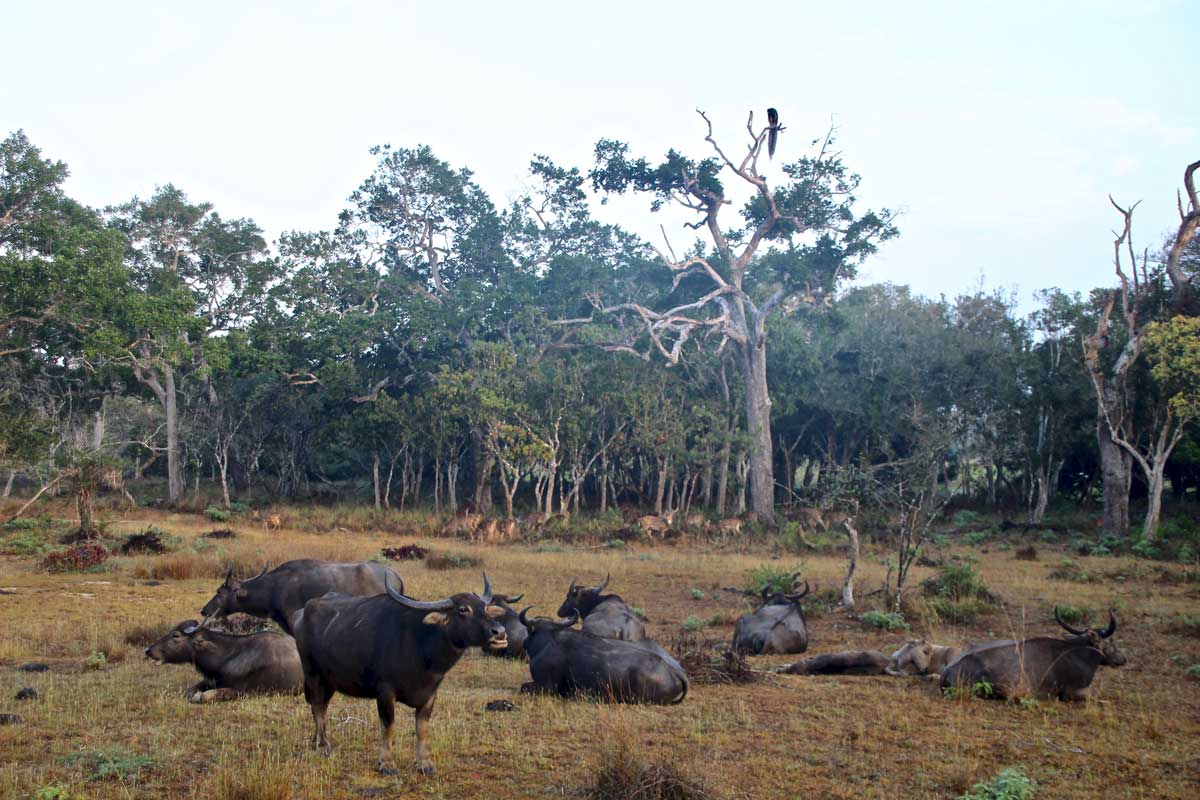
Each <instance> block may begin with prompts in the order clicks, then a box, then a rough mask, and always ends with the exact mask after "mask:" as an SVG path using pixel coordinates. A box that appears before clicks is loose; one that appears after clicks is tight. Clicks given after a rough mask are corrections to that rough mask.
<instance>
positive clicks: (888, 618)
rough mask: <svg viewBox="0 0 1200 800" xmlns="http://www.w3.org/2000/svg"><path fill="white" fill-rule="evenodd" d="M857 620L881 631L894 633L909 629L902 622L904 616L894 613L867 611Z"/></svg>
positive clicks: (907, 625)
mask: <svg viewBox="0 0 1200 800" xmlns="http://www.w3.org/2000/svg"><path fill="white" fill-rule="evenodd" d="M859 620H860V621H862V622H863V623H865V624H867V625H871V626H873V627H876V628H880V629H881V630H885V631H888V632H890V633H895V632H896V631H906V630H908V629H909V627H910V626H909V624H908V623H907V622H905V621H904V616H903V615H902V614H899V613H897V612H895V611H867V612H866V613H864V614H862V616H860V617H859Z"/></svg>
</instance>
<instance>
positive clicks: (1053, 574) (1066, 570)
mask: <svg viewBox="0 0 1200 800" xmlns="http://www.w3.org/2000/svg"><path fill="white" fill-rule="evenodd" d="M1047 577H1049V578H1052V579H1053V580H1056V581H1070V582H1072V583H1091V582H1092V581H1096V580H1099V576H1098V575H1095V574H1093V573H1089V572H1087V571H1085V570H1084V568H1083V566H1082V565H1080V563H1079V562H1078V561H1076V560H1074V559H1072V558H1064V559H1062V560H1061V561H1059V562H1058V566H1056V567H1054V568H1053V569H1051V570H1050V572H1049V573H1047Z"/></svg>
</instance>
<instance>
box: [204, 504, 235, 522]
mask: <svg viewBox="0 0 1200 800" xmlns="http://www.w3.org/2000/svg"><path fill="white" fill-rule="evenodd" d="M204 516H206V517H208V518H209V519H210V520H212V521H213V522H229V518H230V517H231V516H232V515H231V514H230V513H229V512H228V511H226V510H225V509H223V508H218V507H216V506H209V507H208V508H206V509H204Z"/></svg>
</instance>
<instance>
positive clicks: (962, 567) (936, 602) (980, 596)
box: [921, 562, 996, 623]
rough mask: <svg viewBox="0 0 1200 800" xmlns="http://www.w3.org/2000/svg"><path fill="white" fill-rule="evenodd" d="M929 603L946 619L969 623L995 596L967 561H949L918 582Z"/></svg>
mask: <svg viewBox="0 0 1200 800" xmlns="http://www.w3.org/2000/svg"><path fill="white" fill-rule="evenodd" d="M921 588H922V590H923V591H924V593H925V595H926V596H927V597H929V598H930V599H929V606H930V607H931V608H932V609H933V610H934V611H936V612H937V614H938V616H940V617H941V618H942V619H943V620H946V621H947V622H958V623H971V622H974V621H975V619H976V618H977V617H978V616H979V615H980V614H984V613H987V612H989V611H991V610H992V609H993V607H994V606H995V603H996V598H995V596H994V595H993V594H992V593H991V592H990V591H989V590H988V588H987V587H986V586H985V585H984V584H983V580H982V579H981V578H980V577H979V572H978V571H977V570H976V569H975V567H974V565H972V564H970V563H968V562H960V563H950V564H946V565H944V566H942V567H940V568H939V569H938V571H937V574H935V575H933V576H932V577H929V578H927V579H926V580H925V581H923V582H922V583H921Z"/></svg>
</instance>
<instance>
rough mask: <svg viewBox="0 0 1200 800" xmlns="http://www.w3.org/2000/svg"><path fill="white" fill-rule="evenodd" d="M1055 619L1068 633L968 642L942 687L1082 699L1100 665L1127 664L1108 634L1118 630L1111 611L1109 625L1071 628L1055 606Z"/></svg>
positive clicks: (1000, 694)
mask: <svg viewBox="0 0 1200 800" xmlns="http://www.w3.org/2000/svg"><path fill="white" fill-rule="evenodd" d="M1054 618H1055V619H1056V620H1057V621H1058V624H1059V625H1061V626H1062V627H1063V628H1064V629H1065V630H1066V631H1067V633H1069V634H1070V635H1069V636H1065V637H1063V638H1062V639H1054V638H1052V637H1048V636H1040V637H1037V638H1034V639H1024V640H1022V641H1001V642H989V643H987V644H983V645H975V646H972V647H969V648H967V649H966V650H964V651H963V653H962V654H961V655H960V656H959V657H958V658H957V659H956V660H955V661H952V662H951V663H950V664H949V665H948V666H947V667H946V669H945V670H943V671H942V680H941V685H942V688H943V689H945V688H950V687H962V688H966V689H969V690H972V691H977V687H980V686H987V687H989V688H988V689H987V691H986V694H987V696H989V697H997V698H1002V697H1020V696H1032V697H1039V698H1042V699H1047V700H1049V699H1058V700H1083V699H1084V698H1086V697H1087V690H1088V687H1089V686H1091V684H1092V678H1093V677H1095V675H1096V668H1097V667H1100V666H1109V667H1119V666H1121V665H1123V664H1124V663H1125V660H1126V659H1125V655H1124V654H1123V653H1122V652H1121V651H1120V650H1118V649H1117V645H1116V643H1115V642H1113V641H1112V639H1111V638H1110V637H1111V636H1112V635H1113V634H1114V633H1115V632H1116V630H1117V618H1116V616H1114V615H1113V613H1112V612H1111V611H1110V612H1109V614H1108V620H1109V621H1108V627H1107V628H1105V629H1104V630H1102V631H1097V630H1095V629H1091V628H1088V629H1085V630H1076V629H1075V628H1072V627H1071V626H1070V625H1068V624H1067V623H1065V622H1063V620H1062V618H1061V617H1060V616H1059V614H1058V609H1057V608H1055V609H1054Z"/></svg>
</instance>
